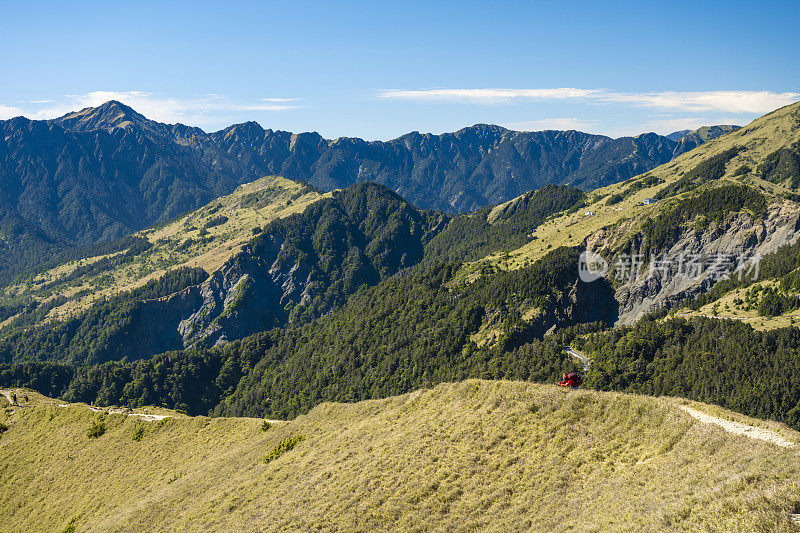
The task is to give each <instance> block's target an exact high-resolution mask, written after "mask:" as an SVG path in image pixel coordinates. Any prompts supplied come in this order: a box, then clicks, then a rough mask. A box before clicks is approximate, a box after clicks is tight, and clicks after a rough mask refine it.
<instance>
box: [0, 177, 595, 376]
mask: <svg viewBox="0 0 800 533" xmlns="http://www.w3.org/2000/svg"><path fill="white" fill-rule="evenodd" d="M244 190H245V191H247V190H250V188H247V187H246V188H244ZM266 191H269V189H267V190H266ZM266 191H265V192H264V193H263V194H266ZM301 192H302V191H298V192H295V193H294V194H293V196H297V195H298V194H300V193H301ZM252 194H253V193H247V194H245V195H244V196H240V195H239V196H236V197H234V199H223V200H222V201H220V203H217V202H215V203H214V205H212V206H210V207H206V208H203V209H202V210H200V211H199V213H198V215H191V216H189V217H187V219H186V220H185V221H183V222H182V223H181V222H178V223H176V224H174V226H177V228H176V229H172V230H170V231H166V234H167V235H169V236H170V237H169V238H166V237H164V238H162V239H159V240H156V241H155V245H154V244H153V243H151V242H150V241H149V240H147V239H146V238H145V236H142V237H138V236H136V237H135V238H138V239H140V240H141V241H142V242H143V243H144V245H143V246H139V247H138V248H132V249H129V250H128V251H127V252H125V253H124V254H121V255H119V254H118V255H114V256H112V257H111V258H110V259H102V260H100V261H95V262H91V263H88V264H87V265H86V266H74V265H73V266H72V267H70V268H72V270H70V269H67V268H63V269H62V268H57V269H55V270H54V271H53V272H52V273H45V274H43V275H42V276H40V277H36V278H34V279H32V280H30V281H28V282H26V283H25V284H24V285H15V286H12V287H10V288H8V289H7V290H6V296H5V298H2V299H0V309H2V310H3V311H4V312H3V314H2V315H0V317H2V318H3V320H7V322H6V323H4V324H3V326H4V327H3V326H0V361H5V362H19V361H33V360H38V361H41V360H57V361H65V362H70V363H74V364H85V363H101V362H105V361H109V360H120V359H126V360H130V359H138V358H142V357H149V356H152V355H154V354H157V353H161V352H164V351H167V350H174V349H179V348H184V347H189V346H213V345H215V344H221V343H224V342H227V341H231V340H235V339H240V338H242V337H245V336H247V335H249V334H252V333H255V332H258V331H265V330H267V329H270V328H272V327H275V326H284V325H286V324H291V325H299V324H302V323H305V322H308V321H311V320H313V319H315V318H319V317H321V316H323V315H324V314H326V313H328V312H330V311H331V310H334V309H336V308H338V307H341V306H342V305H344V303H345V302H346V301H347V299H348V297H349V296H350V295H352V294H354V293H356V292H357V291H358V290H359V289H360V288H362V287H369V286H373V285H377V284H378V283H380V282H381V281H382V280H385V279H387V278H389V277H391V276H392V275H394V274H395V273H397V272H399V271H401V270H403V269H408V268H409V267H412V266H415V265H416V266H418V267H419V268H421V269H424V268H428V267H430V266H431V265H438V264H440V263H442V262H443V261H452V260H453V258H454V257H456V256H457V257H458V258H475V257H482V256H483V255H485V254H486V253H491V252H494V251H497V250H502V249H506V248H508V247H510V246H517V245H519V242H520V237H521V236H522V237H523V240H524V236H525V235H527V234H529V233H530V232H531V231H532V230H533V229H534V228H535V227H536V226H537V225H538V224H540V223H541V222H542V221H543V220H544V219H545V218H547V217H548V216H551V215H553V214H554V213H557V212H559V211H562V210H564V209H568V208H570V207H572V206H575V205H577V204H578V203H579V202H580V201H582V200H583V198H584V196H585V195H584V193H582V192H581V191H579V190H577V189H572V188H569V187H560V186H549V187H545V188H543V189H541V190H540V191H536V192H534V193H531V194H528V195H525V196H524V197H522V198H520V199H519V200H518V201H516V202H514V205H509V206H505V208H504V209H502V213H495V214H494V215H493V214H492V212H491V211H489V210H483V211H480V212H477V213H474V214H470V215H462V216H458V217H449V216H447V215H444V214H441V213H435V212H430V211H422V210H419V209H417V208H415V207H413V206H412V205H411V204H409V203H408V202H406V201H405V200H403V199H402V198H400V197H399V196H398V195H397V194H395V193H393V192H392V191H390V190H388V189H386V188H385V187H383V186H381V185H377V184H373V183H363V184H358V185H353V186H351V187H348V188H347V189H343V190H341V191H335V192H333V193H332V195H330V197H327V198H318V199H316V200H315V201H313V202H311V203H310V204H309V205H308V206H306V207H305V208H304V209H303V210H302V211H300V212H296V213H293V214H288V215H286V216H285V217H282V218H277V219H275V220H273V221H272V222H270V223H268V224H266V225H265V226H263V227H258V228H256V229H257V233H256V235H253V233H252V230H251V227H250V226H248V225H245V224H242V225H240V226H239V229H238V235H239V236H238V237H237V236H236V234H234V235H231V236H228V237H227V239H228V241H226V242H237V239H238V238H241V237H242V234H244V238H245V244H243V245H241V247H240V250H239V251H236V252H235V253H234V252H229V256H230V257H229V259H227V260H226V261H225V262H224V263H222V264H221V265H220V266H219V267H218V268H216V269H215V270H213V271H212V272H211V273H210V275H206V276H205V277H203V278H202V279H197V274H195V272H197V271H198V270H199V271H201V272H205V271H203V270H202V269H198V268H197V267H194V266H193V265H196V264H197V265H203V264H207V262H204V261H195V260H193V259H192V258H191V257H187V258H186V259H184V260H182V261H181V262H177V263H175V264H176V266H179V267H180V268H173V269H172V270H166V271H163V270H162V271H160V272H161V273H162V277H160V278H155V279H151V280H150V281H149V282H147V283H146V284H145V285H142V284H141V282H142V281H146V280H147V279H148V278H147V277H141V274H139V275H138V276H134V277H133V280H131V278H130V276H124V275H120V274H118V271H120V270H123V271H128V270H132V271H133V272H134V273H137V272H139V271H141V269H145V270H144V271H143V273H145V274H146V273H148V272H149V271H150V269H151V268H152V267H151V266H149V265H152V264H153V263H160V262H162V261H164V259H162V256H161V255H156V256H155V257H152V258H150V259H146V258H147V256H148V254H150V252H151V249H152V248H151V247H156V248H157V247H161V248H165V250H166V253H165V254H164V255H166V256H167V257H168V258H169V259H174V255H178V253H179V252H183V251H184V250H185V249H186V248H187V243H191V245H190V246H191V247H196V246H198V244H197V243H196V242H194V241H195V240H196V239H198V238H200V237H196V236H195V235H200V233H202V232H203V231H204V228H201V229H200V230H197V227H196V226H199V225H200V223H201V221H203V220H205V223H204V227H205V226H209V225H210V223H211V222H214V221H216V220H219V219H220V218H225V219H226V220H225V222H224V223H221V224H220V225H219V227H226V226H227V225H228V224H229V221H228V220H227V218H228V216H230V217H231V218H232V219H233V218H234V217H236V216H239V211H226V210H224V209H223V210H220V209H219V208H218V206H219V205H221V204H226V205H227V204H234V205H240V204H241V202H242V200H241V198H245V199H246V198H249V197H250V195H252ZM272 194H275V193H272ZM270 198H273V196H269V195H268V196H266V197H265V201H267V200H269V199H270ZM296 201H299V200H296ZM245 203H246V204H249V202H247V201H245ZM223 213H227V215H223ZM490 219H491V222H489V220H490ZM251 220H252V217H251ZM190 224H191V226H190ZM187 226H188V227H187ZM178 229H180V230H181V231H182V232H183V233H177V235H176V234H175V232H177V231H178ZM215 229H216V226H215V228H214V229H213V230H215ZM236 231H237V230H236V229H234V232H235V233H236ZM145 235H148V234H145ZM207 238H210V237H209V236H206V237H202V239H201V240H205V239H207ZM137 242H138V241H137ZM223 246H224V245H223ZM191 247H190V248H189V249H193V248H191ZM227 248H230V245H228V246H227ZM170 249H172V250H173V251H174V252H173V253H170V252H169V250H170ZM206 249H207V247H200V248H197V250H196V252H195V253H202V252H204V251H205V250H206ZM200 257H202V256H200ZM169 264H170V263H167V265H169ZM136 280H141V281H139V282H137V281H136ZM156 280H160V281H156ZM164 280H169V281H164ZM191 280H196V281H194V282H191ZM155 283H161V286H162V287H163V288H164V289H163V290H156V288H153V287H151V286H152V285H153V284H155ZM81 287H85V288H84V289H82V290H76V289H79V288H81ZM85 291H89V293H90V294H89V297H90V298H88V299H87V298H86V296H84V295H83V294H82V293H83V292H85ZM92 291H95V292H98V291H101V292H102V294H103V297H102V298H101V299H97V298H91V292H92ZM20 293H21V294H20ZM145 294H146V296H145ZM92 302H94V303H92ZM87 306H88V309H83V308H84V307H87ZM59 309H63V310H64V312H63V313H58V312H57V311H58V310H59ZM67 310H71V312H67ZM54 312H55V313H54ZM45 317H49V320H45Z"/></svg>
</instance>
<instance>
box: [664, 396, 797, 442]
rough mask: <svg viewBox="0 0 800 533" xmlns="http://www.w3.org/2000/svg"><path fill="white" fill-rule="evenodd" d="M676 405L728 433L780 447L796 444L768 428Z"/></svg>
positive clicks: (695, 417) (701, 420)
mask: <svg viewBox="0 0 800 533" xmlns="http://www.w3.org/2000/svg"><path fill="white" fill-rule="evenodd" d="M678 407H680V408H681V409H682V410H684V411H686V412H687V413H689V414H690V415H691V416H692V417H693V418H694V419H696V420H699V421H700V422H702V423H704V424H714V425H717V426H720V427H721V428H722V429H724V430H725V431H727V432H728V433H733V434H735V435H744V436H745V437H749V438H751V439H756V440H763V441H765V442H769V443H771V444H774V445H776V446H781V447H782V448H794V447H796V446H797V444H795V443H794V442H792V441H790V440H787V439H784V438H783V437H781V436H780V435H779V434H777V433H776V432H774V431H771V430H769V429H764V428H757V427H755V426H748V425H747V424H740V423H739V422H733V421H731V420H725V419H724V418H719V417H717V416H712V415H709V414H706V413H703V412H702V411H698V410H697V409H692V408H691V407H687V406H685V405H680V406H678Z"/></svg>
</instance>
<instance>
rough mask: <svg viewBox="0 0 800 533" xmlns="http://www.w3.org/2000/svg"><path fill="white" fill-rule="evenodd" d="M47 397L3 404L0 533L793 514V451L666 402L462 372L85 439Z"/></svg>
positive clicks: (534, 525) (620, 522)
mask: <svg viewBox="0 0 800 533" xmlns="http://www.w3.org/2000/svg"><path fill="white" fill-rule="evenodd" d="M46 402H47V400H46V399H43V398H40V397H36V398H35V403H34V404H33V405H29V406H26V407H23V408H21V409H17V410H16V411H14V412H13V413H11V412H10V410H9V409H1V410H0V421H2V422H3V424H5V425H6V426H8V428H9V429H8V431H6V432H5V433H4V434H3V435H2V437H1V438H0V454H2V457H3V461H2V462H1V463H0V515H2V516H3V521H2V522H0V530H3V531H23V530H24V531H60V530H63V529H64V528H67V527H69V526H70V525H72V526H73V527H74V528H75V531H123V530H124V531H153V530H158V531H231V530H262V531H277V530H310V529H317V528H322V529H328V530H331V529H332V530H369V531H372V530H386V529H393V530H448V529H458V530H471V529H486V530H496V531H500V530H504V531H507V530H517V529H534V530H545V529H559V528H560V529H565V530H570V529H576V530H581V531H597V530H626V531H631V530H638V531H648V530H649V531H653V530H665V529H671V530H692V531H697V530H718V531H757V530H762V531H766V530H770V531H793V529H792V527H793V526H792V524H791V522H790V520H789V514H790V513H795V512H797V508H798V505H799V504H800V495H798V493H797V490H796V488H797V487H796V480H797V479H798V478H797V476H798V474H800V472H799V470H800V462H798V460H797V459H798V456H797V453H798V452H797V448H781V447H778V446H775V445H772V444H769V443H764V442H761V441H755V440H752V439H748V438H747V437H744V436H736V435H732V434H729V433H726V432H725V431H723V430H722V429H721V428H719V427H717V426H714V425H708V424H701V423H699V422H697V421H696V420H694V419H693V418H691V417H690V416H689V415H687V414H686V413H684V412H683V411H681V410H680V409H679V408H678V403H677V401H675V400H670V399H655V398H650V397H643V396H634V395H623V394H616V393H598V392H585V391H578V392H568V391H565V390H561V389H558V388H557V387H555V386H548V385H533V384H528V383H521V382H507V381H498V382H488V381H475V380H472V381H466V382H463V383H459V384H443V385H440V386H438V387H436V388H435V389H432V390H421V391H417V392H415V393H411V394H407V395H404V396H398V397H392V398H387V399H384V400H372V401H367V402H361V403H357V404H330V403H326V404H322V405H320V406H318V407H317V408H315V409H314V410H313V411H311V412H310V413H309V414H307V415H304V416H301V417H299V418H297V419H296V420H294V421H292V422H287V423H275V424H273V425H272V426H271V427H270V428H269V429H268V430H267V431H262V428H261V421H260V420H257V419H246V418H238V419H227V418H216V419H208V418H204V417H197V418H187V417H181V416H177V417H176V418H172V419H167V420H166V421H164V422H150V423H141V422H136V421H135V420H133V419H132V417H129V418H127V419H124V418H123V417H122V416H121V415H109V416H107V417H106V419H105V424H106V426H107V431H106V432H105V434H103V435H101V436H100V437H98V438H94V439H90V438H89V437H88V436H87V430H88V428H89V427H90V426H91V425H92V423H93V421H94V420H96V419H97V416H98V415H96V414H94V413H92V412H91V411H89V410H88V409H87V408H86V407H85V406H84V407H81V406H77V405H74V406H71V407H69V408H65V407H57V406H54V405H47V403H46ZM694 407H695V408H699V409H703V410H709V409H711V408H708V407H704V406H698V405H697V404H695V405H694ZM709 412H711V411H709ZM713 414H715V415H717V416H720V415H721V414H722V415H723V416H727V415H725V414H724V413H720V411H719V410H716V411H714V412H713ZM740 418H741V417H740ZM748 423H751V424H756V425H763V423H761V422H758V421H753V420H749V421H748ZM139 425H142V426H143V427H144V430H143V432H142V434H141V440H139V441H137V440H134V438H133V436H134V434H135V432H136V428H137V427H139ZM769 427H770V428H771V429H773V430H777V431H778V432H780V433H781V435H782V436H783V437H784V438H787V439H789V440H792V441H794V442H800V435H798V434H797V433H796V432H793V431H790V430H788V429H786V428H785V427H782V426H779V425H777V424H771V425H770V426H769ZM299 435H303V436H304V439H303V440H300V441H299V442H297V443H296V445H295V446H294V448H293V449H290V450H288V451H285V452H284V453H283V454H280V455H279V456H278V457H277V458H276V459H274V460H272V461H270V462H269V463H268V464H265V462H264V460H263V459H264V457H265V456H266V455H268V454H270V452H271V451H272V450H273V449H275V447H276V446H278V445H279V444H280V443H281V442H282V441H284V440H285V439H287V438H288V437H297V436H299ZM273 455H275V454H273Z"/></svg>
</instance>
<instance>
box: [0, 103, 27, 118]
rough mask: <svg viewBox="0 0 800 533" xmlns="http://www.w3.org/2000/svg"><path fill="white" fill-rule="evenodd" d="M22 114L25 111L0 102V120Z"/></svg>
mask: <svg viewBox="0 0 800 533" xmlns="http://www.w3.org/2000/svg"><path fill="white" fill-rule="evenodd" d="M24 114H25V112H24V111H23V110H22V109H20V108H18V107H14V106H8V105H2V104H0V120H7V119H9V118H14V117H19V116H21V115H24Z"/></svg>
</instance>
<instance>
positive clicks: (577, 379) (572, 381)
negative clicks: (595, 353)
mask: <svg viewBox="0 0 800 533" xmlns="http://www.w3.org/2000/svg"><path fill="white" fill-rule="evenodd" d="M561 377H562V380H561V381H559V382H558V384H559V386H561V387H569V388H570V389H577V388H578V387H580V386H581V385H582V384H583V378H582V377H581V376H580V374H578V373H577V372H570V373H569V374H562V375H561Z"/></svg>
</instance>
